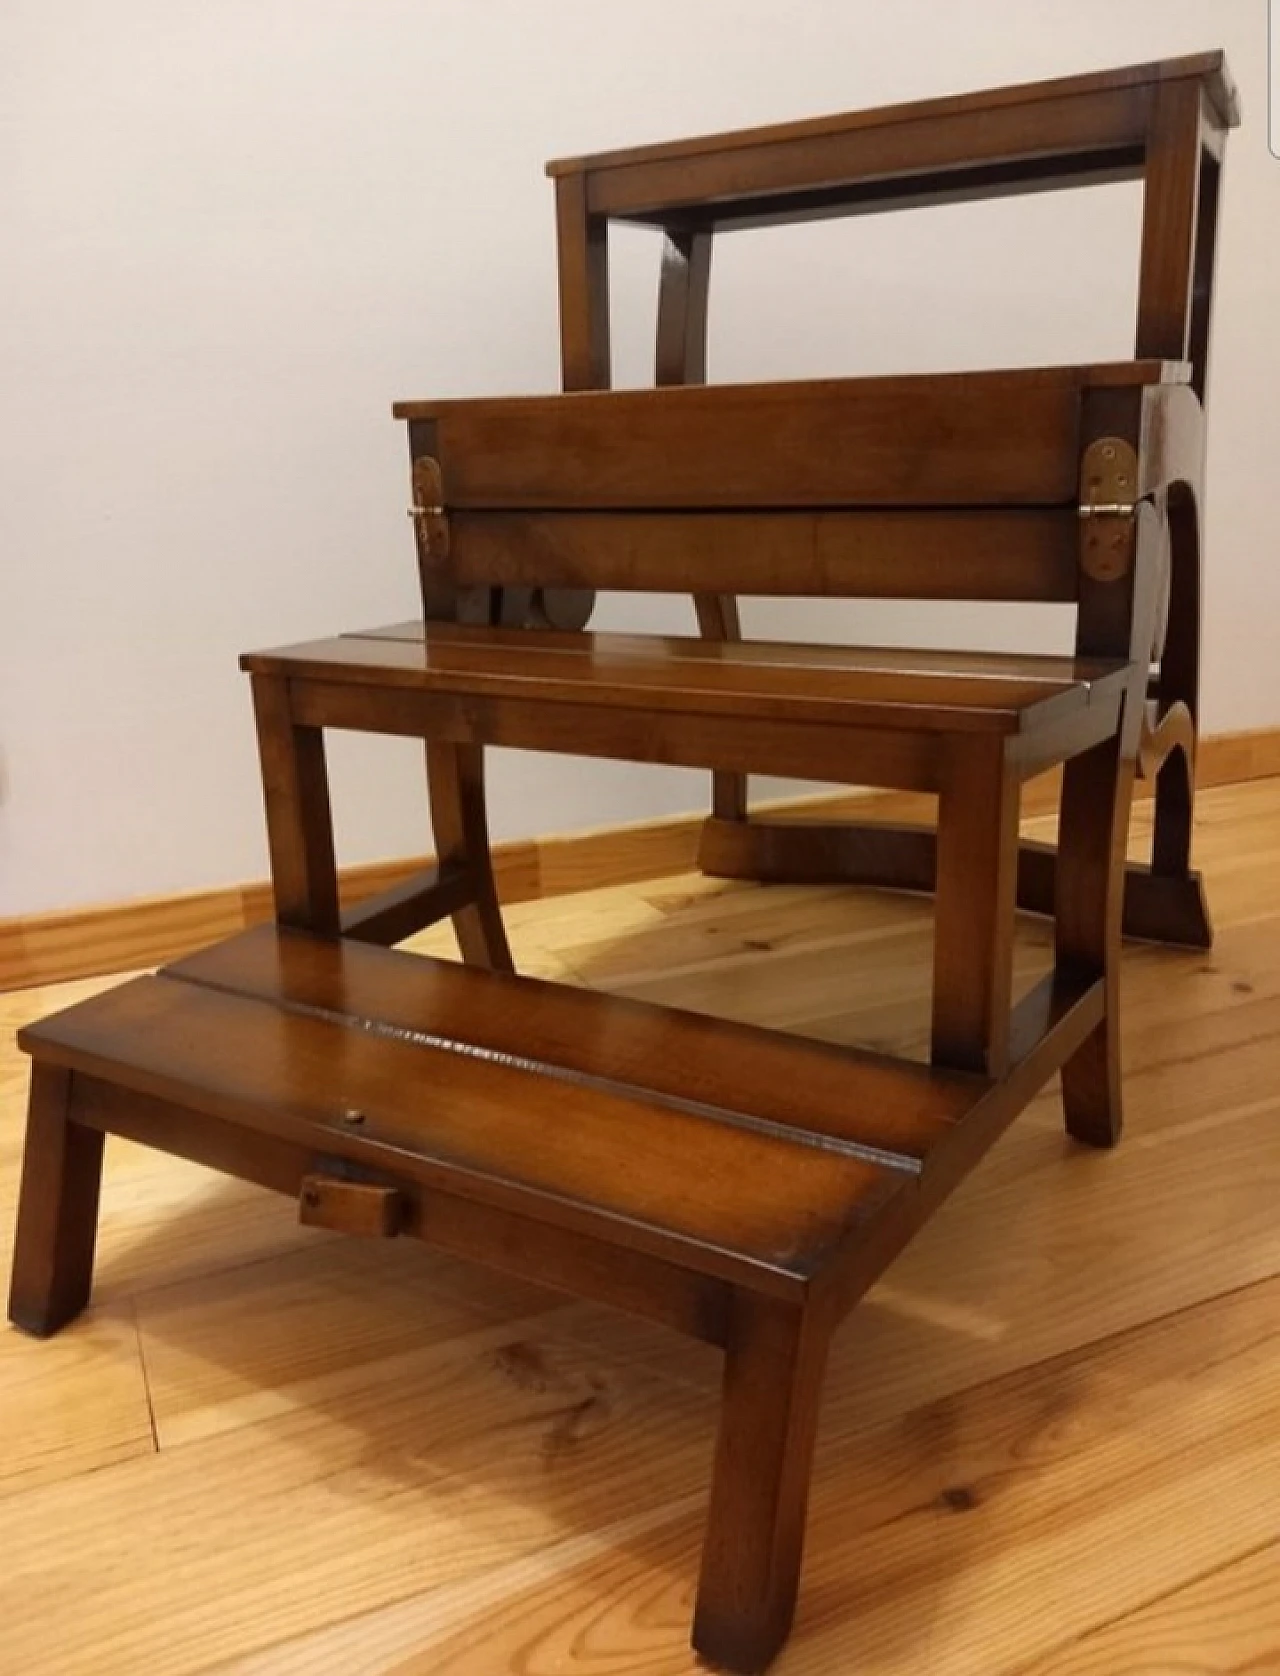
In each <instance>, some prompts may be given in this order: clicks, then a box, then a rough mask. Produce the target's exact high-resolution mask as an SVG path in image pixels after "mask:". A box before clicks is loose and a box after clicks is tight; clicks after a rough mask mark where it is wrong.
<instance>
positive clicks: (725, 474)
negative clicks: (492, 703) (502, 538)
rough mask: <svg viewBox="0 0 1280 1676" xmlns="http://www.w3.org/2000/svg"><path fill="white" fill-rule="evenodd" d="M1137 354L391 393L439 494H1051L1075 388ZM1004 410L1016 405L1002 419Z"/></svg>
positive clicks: (1022, 498) (769, 502) (1150, 367)
mask: <svg viewBox="0 0 1280 1676" xmlns="http://www.w3.org/2000/svg"><path fill="white" fill-rule="evenodd" d="M1188 376H1189V369H1186V368H1184V367H1183V366H1182V365H1181V363H1174V362H1168V363H1167V362H1165V361H1161V360H1138V361H1125V362H1118V363H1108V364H1101V365H1098V366H1081V367H1074V366H1073V367H1033V368H1027V369H1015V370H1012V371H998V372H986V373H949V374H945V375H942V376H938V377H935V376H931V375H912V376H906V377H893V378H851V379H830V380H811V381H801V382H796V383H791V384H785V383H784V384H725V385H701V386H694V387H690V388H688V389H667V390H623V391H611V392H603V391H590V392H587V393H570V394H566V395H561V396H516V397H505V398H495V399H493V400H475V401H448V402H416V401H412V402H410V401H406V402H397V403H396V405H395V412H396V414H397V415H398V417H400V418H402V419H406V420H412V421H414V422H415V423H422V422H424V421H430V422H431V425H432V427H433V430H434V432H435V447H436V449H437V450H438V453H437V456H436V457H437V458H438V460H439V464H440V470H441V476H442V479H443V491H442V492H443V495H444V504H445V506H446V507H447V508H448V509H449V510H450V511H452V510H454V509H458V510H463V511H467V510H472V511H473V510H476V509H500V508H515V509H519V510H529V509H532V508H539V507H546V508H549V509H564V508H573V509H580V510H583V511H589V510H592V509H595V508H610V509H613V508H616V509H638V508H652V509H654V510H664V511H665V510H671V509H672V508H677V507H678V508H687V509H690V510H693V509H698V508H719V507H724V508H729V507H750V508H752V509H759V508H770V507H791V506H845V507H848V506H857V505H870V506H890V505H895V504H896V505H904V506H946V507H962V506H982V507H989V506H993V505H1005V506H1065V505H1070V504H1072V502H1073V497H1074V496H1075V493H1076V489H1077V485H1078V481H1079V472H1078V463H1077V460H1076V455H1075V443H1076V437H1077V428H1078V425H1079V410H1080V401H1081V394H1082V392H1083V391H1085V390H1089V389H1099V388H1110V387H1112V386H1115V387H1117V388H1125V389H1128V388H1142V387H1146V386H1157V387H1158V386H1173V385H1177V384H1178V383H1180V382H1184V381H1185V379H1186V378H1187V377H1188ZM1015 412H1016V413H1017V415H1018V422H1017V423H1016V424H1015V423H1012V422H1011V414H1012V413H1015Z"/></svg>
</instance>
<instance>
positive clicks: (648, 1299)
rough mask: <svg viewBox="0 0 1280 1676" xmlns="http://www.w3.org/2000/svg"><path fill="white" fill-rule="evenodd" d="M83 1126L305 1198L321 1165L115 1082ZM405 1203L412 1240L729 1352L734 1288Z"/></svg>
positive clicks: (530, 1227) (293, 1147)
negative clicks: (306, 1181) (307, 1181)
mask: <svg viewBox="0 0 1280 1676" xmlns="http://www.w3.org/2000/svg"><path fill="white" fill-rule="evenodd" d="M76 1087H77V1100H76V1111H77V1118H78V1119H79V1120H82V1121H83V1122H84V1124H85V1125H86V1126H88V1127H92V1128H94V1129H97V1130H101V1131H103V1132H104V1133H107V1134H113V1135H122V1136H125V1137H126V1138H127V1139H129V1140H132V1141H135V1142H137V1143H138V1144H139V1145H141V1146H151V1147H156V1148H158V1149H160V1150H163V1151H165V1152H169V1153H172V1154H174V1155H175V1156H176V1157H179V1158H187V1159H190V1160H191V1161H192V1162H193V1163H197V1164H204V1165H206V1166H208V1167H209V1168H210V1169H214V1170H220V1171H222V1172H223V1173H224V1174H226V1175H230V1176H236V1177H239V1178H240V1179H241V1180H244V1181H252V1182H255V1183H257V1184H258V1185H259V1186H261V1187H266V1188H270V1189H272V1190H273V1191H275V1192H278V1193H283V1194H284V1195H285V1196H286V1197H287V1198H290V1199H296V1198H297V1196H298V1194H299V1193H300V1192H301V1188H302V1180H303V1177H304V1176H305V1175H307V1174H308V1173H309V1172H310V1171H311V1169H312V1168H313V1166H314V1163H315V1155H314V1152H313V1150H312V1149H311V1148H310V1147H309V1146H306V1145H303V1144H301V1143H294V1142H289V1141H286V1140H283V1139H281V1138H280V1137H279V1136H275V1135H265V1134H262V1133H258V1132H254V1133H253V1134H251V1135H249V1136H248V1137H247V1138H246V1131H245V1129H244V1126H243V1124H237V1123H228V1122H225V1121H222V1120H220V1119H218V1118H213V1117H210V1116H209V1115H208V1114H207V1113H205V1112H201V1111H194V1110H193V1109H192V1108H191V1107H190V1106H186V1105H175V1104H173V1103H171V1102H169V1101H165V1100H161V1099H158V1098H156V1097H154V1096H151V1095H145V1094H138V1093H136V1092H134V1091H133V1090H131V1089H130V1090H126V1089H122V1088H120V1087H117V1086H115V1085H114V1084H112V1083H109V1082H102V1081H97V1080H94V1079H92V1078H88V1077H77V1079H76ZM397 1191H398V1192H399V1194H400V1196H401V1199H402V1201H403V1203H404V1207H405V1208H404V1216H405V1222H404V1227H403V1228H402V1233H404V1234H405V1235H406V1236H410V1237H414V1238H418V1239H421V1240H423V1241H425V1242H426V1243H427V1244H429V1245H430V1246H431V1247H432V1248H433V1249H436V1250H440V1251H447V1252H450V1253H452V1254H453V1255H455V1256H458V1257H465V1258H468V1259H470V1260H471V1261H472V1262H476V1263H483V1264H484V1265H486V1266H487V1267H489V1268H495V1269H499V1270H501V1271H503V1272H505V1273H509V1274H516V1275H520V1276H522V1277H523V1278H525V1279H528V1277H529V1276H530V1275H533V1274H536V1275H537V1277H538V1282H539V1284H540V1285H546V1286H551V1287H556V1288H558V1289H559V1290H561V1291H568V1292H571V1293H574V1294H576V1295H578V1296H580V1297H589V1298H592V1299H594V1300H595V1301H597V1302H599V1303H604V1304H609V1305H611V1306H612V1307H613V1308H615V1309H621V1310H625V1311H626V1312H627V1313H628V1314H631V1315H636V1316H640V1317H643V1318H644V1319H646V1320H651V1321H657V1322H660V1323H661V1324H662V1325H664V1326H667V1327H671V1328H673V1329H675V1330H676V1331H677V1332H682V1333H688V1334H691V1335H692V1336H693V1337H695V1338H700V1339H705V1340H706V1341H707V1342H708V1343H711V1344H723V1342H724V1337H725V1328H724V1322H725V1319H726V1315H727V1309H728V1306H727V1302H726V1296H727V1292H728V1288H727V1287H726V1285H725V1284H724V1283H723V1282H721V1281H715V1280H710V1279H708V1278H707V1277H706V1276H702V1275H697V1274H694V1273H692V1272H690V1271H689V1270H687V1269H682V1268H679V1267H677V1266H676V1265H674V1264H671V1263H663V1262H660V1261H658V1260H657V1259H656V1258H652V1257H647V1256H645V1255H643V1254H642V1253H640V1252H638V1251H632V1252H629V1253H628V1255H627V1259H626V1261H625V1263H619V1261H618V1260H617V1251H616V1247H615V1246H613V1245H610V1244H608V1243H606V1242H602V1241H600V1240H594V1239H591V1238H589V1237H588V1236H586V1235H583V1234H576V1233H570V1232H568V1231H567V1230H565V1229H563V1228H554V1227H549V1226H547V1225H546V1224H544V1223H541V1222H537V1221H535V1220H533V1219H531V1218H529V1217H521V1216H516V1215H513V1214H512V1213H511V1212H510V1211H506V1210H496V1209H494V1208H493V1207H491V1206H488V1205H482V1204H477V1203H474V1202H472V1201H470V1200H465V1199H456V1198H452V1197H450V1196H449V1195H448V1194H441V1193H433V1194H432V1195H431V1199H430V1204H429V1207H427V1208H424V1207H423V1205H422V1204H421V1203H420V1200H419V1196H418V1190H417V1189H416V1188H415V1186H414V1184H413V1183H404V1182H401V1183H399V1184H398V1186H397Z"/></svg>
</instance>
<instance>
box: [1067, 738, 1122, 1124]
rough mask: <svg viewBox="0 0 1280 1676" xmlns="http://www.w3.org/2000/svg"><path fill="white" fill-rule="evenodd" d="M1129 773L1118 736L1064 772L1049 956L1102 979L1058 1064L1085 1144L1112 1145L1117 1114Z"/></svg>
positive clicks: (1119, 1121) (1070, 1121)
mask: <svg viewBox="0 0 1280 1676" xmlns="http://www.w3.org/2000/svg"><path fill="white" fill-rule="evenodd" d="M1133 780H1134V763H1133V762H1132V761H1131V760H1127V759H1126V758H1125V757H1124V756H1123V754H1122V751H1121V745H1120V741H1119V740H1118V739H1113V740H1108V741H1106V742H1105V743H1103V744H1101V745H1096V746H1094V748H1093V749H1092V750H1091V751H1086V752H1084V753H1083V754H1082V755H1080V756H1078V757H1075V758H1073V759H1072V761H1070V762H1069V763H1068V764H1067V767H1066V771H1065V775H1064V778H1063V788H1062V816H1061V826H1060V831H1059V847H1058V870H1057V916H1056V922H1055V957H1056V960H1057V964H1058V965H1059V966H1060V967H1065V968H1069V969H1071V970H1073V971H1075V972H1078V973H1082V974H1083V975H1085V976H1091V977H1101V978H1102V979H1103V980H1104V982H1105V985H1106V1006H1105V1011H1104V1014H1103V1019H1102V1023H1101V1024H1099V1026H1098V1027H1097V1029H1096V1030H1095V1031H1094V1032H1093V1034H1092V1035H1090V1036H1089V1037H1087V1038H1086V1039H1085V1041H1084V1042H1083V1043H1082V1044H1081V1045H1080V1047H1079V1048H1078V1049H1077V1050H1076V1052H1075V1053H1074V1054H1073V1055H1072V1056H1071V1058H1070V1059H1069V1060H1068V1061H1067V1063H1066V1064H1065V1065H1064V1066H1063V1067H1062V1103H1063V1108H1064V1112H1065V1115H1066V1124H1067V1132H1068V1134H1070V1135H1071V1136H1073V1137H1074V1139H1076V1140H1078V1141H1082V1142H1083V1143H1084V1144H1085V1145H1086V1146H1104V1147H1105V1146H1114V1145H1115V1143H1116V1142H1117V1141H1118V1140H1119V1139H1120V1131H1121V1127H1122V1122H1123V1107H1122V1098H1121V1078H1120V1009H1119V985H1120V950H1121V941H1120V938H1121V919H1122V915H1123V911H1124V888H1125V842H1126V839H1127V837H1128V833H1129V813H1130V806H1131V804H1132V801H1133Z"/></svg>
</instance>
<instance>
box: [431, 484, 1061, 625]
mask: <svg viewBox="0 0 1280 1676" xmlns="http://www.w3.org/2000/svg"><path fill="white" fill-rule="evenodd" d="M450 531H451V538H452V543H453V562H454V564H455V566H456V570H457V574H458V580H459V583H460V584H461V585H462V586H475V585H477V584H484V585H490V584H493V585H496V586H498V587H503V588H507V587H526V586H529V585H531V584H532V583H533V582H534V580H535V579H545V580H548V581H554V582H556V583H557V584H560V585H563V586H566V587H579V586H581V585H582V584H583V582H584V580H586V579H590V581H591V582H592V583H593V584H594V585H595V586H598V587H600V588H609V589H617V590H620V591H625V592H654V593H678V592H680V591H681V589H682V588H684V587H688V586H690V585H692V586H693V587H695V588H698V587H701V588H703V589H705V590H707V591H706V592H700V593H698V594H696V596H695V598H696V599H697V600H698V601H700V602H702V603H701V604H700V606H699V609H700V610H702V611H703V612H704V613H705V611H706V610H707V609H708V607H707V604H706V602H707V601H708V600H710V601H711V602H712V605H711V607H710V608H711V609H715V610H719V609H721V607H720V606H719V605H718V604H716V602H717V601H720V600H723V599H730V600H732V598H733V596H732V595H720V594H715V593H714V592H712V590H714V588H715V586H716V584H717V583H718V582H723V580H724V576H725V569H726V565H725V554H726V553H730V552H731V553H732V554H733V578H734V581H735V583H736V584H737V586H738V587H740V588H741V589H742V592H743V593H745V594H760V595H783V596H800V595H806V594H811V595H816V596H822V595H832V596H838V597H850V596H853V597H857V598H859V599H875V598H881V599H982V600H1002V599H1025V600H1036V601H1041V602H1050V603H1069V602H1071V601H1073V600H1074V599H1075V598H1076V596H1077V592H1078V572H1077V563H1076V561H1077V536H1078V533H1079V532H1078V529H1077V513H1076V511H1075V509H1074V508H1064V509H1062V510H1057V509H1049V510H1038V509H1036V510H1015V511H1006V512H990V511H965V512H958V513H957V512H951V511H935V510H929V511H904V510H896V511H890V512H880V511H870V510H866V511H857V512H847V511H836V512H832V511H823V512H808V511H806V512H770V511H763V512H719V511H716V512H703V513H701V514H700V515H699V516H698V517H697V518H689V517H686V516H683V515H682V514H680V513H672V512H634V513H633V512H460V513H458V514H457V515H456V516H455V517H453V518H452V519H451V520H450ZM735 611H736V604H735ZM699 622H700V626H701V628H702V633H703V636H704V638H706V639H708V640H738V639H740V638H741V636H740V635H739V634H737V633H732V634H730V633H728V632H726V633H714V634H713V633H710V632H709V631H708V627H707V625H706V624H705V623H703V622H702V619H701V618H700V619H699ZM734 622H736V616H734V617H731V618H728V619H726V623H725V625H724V626H726V627H732V626H733V623H734Z"/></svg>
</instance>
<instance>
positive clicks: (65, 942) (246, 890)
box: [0, 728, 1280, 990]
mask: <svg viewBox="0 0 1280 1676" xmlns="http://www.w3.org/2000/svg"><path fill="white" fill-rule="evenodd" d="M1272 775H1280V728H1260V729H1257V730H1255V731H1253V732H1249V733H1228V734H1219V735H1217V736H1216V737H1213V738H1208V739H1204V740H1202V741H1201V745H1200V760H1199V772H1198V780H1199V784H1200V785H1201V786H1221V785H1231V784H1234V783H1236V782H1237V781H1241V780H1258V779H1264V778H1267V777H1269V776H1272ZM1148 789H1149V788H1145V787H1142V786H1140V787H1139V794H1140V795H1142V793H1143V791H1144V790H1148ZM1056 797H1057V784H1056V777H1055V776H1053V775H1045V776H1043V777H1042V778H1041V779H1039V780H1036V781H1034V782H1032V784H1031V785H1029V786H1028V787H1027V788H1026V793H1025V795H1024V799H1023V809H1024V812H1025V813H1027V814H1038V813H1047V812H1048V811H1049V810H1051V809H1052V808H1053V806H1054V803H1055V800H1056ZM930 803H931V800H930V799H929V798H927V797H923V796H921V795H919V794H915V793H906V792H872V793H866V792H838V793H835V794H831V793H821V794H819V795H818V796H816V797H806V798H792V799H787V800H785V801H784V802H780V803H774V804H771V805H768V806H767V807H768V809H769V812H770V813H771V814H772V815H773V816H774V817H780V818H783V819H788V820H790V819H795V820H805V819H810V820H812V819H821V820H828V821H829V820H838V819H840V818H841V816H846V817H850V818H851V817H853V816H854V814H855V812H856V815H857V817H858V818H860V819H865V818H871V819H881V820H911V819H921V818H928V812H929V808H930ZM704 818H705V815H704V812H703V811H699V812H698V813H696V814H691V815H678V816H674V817H670V818H668V819H665V820H654V821H643V822H640V823H637V824H633V825H628V826H611V827H600V828H597V829H595V830H592V831H588V832H570V833H565V834H563V835H561V836H559V837H550V838H536V839H517V840H513V841H511V842H507V843H502V844H496V845H495V846H494V864H495V869H496V872H497V877H498V890H499V893H500V895H501V897H502V900H503V901H504V902H528V901H532V900H534V899H536V898H539V897H546V896H565V895H568V894H570V893H571V892H573V891H577V890H593V889H597V888H599V887H601V886H604V885H620V884H631V883H634V882H635V881H636V880H641V879H655V878H661V877H662V876H663V875H664V874H669V873H683V872H688V871H689V870H690V869H692V868H693V867H694V865H695V859H696V856H697V848H698V836H699V833H700V832H701V829H702V822H703V819H704ZM429 860H430V857H426V856H411V857H406V858H403V859H400V860H395V861H382V862H373V863H371V864H369V865H366V866H361V867H349V868H346V869H344V871H343V874H342V892H343V900H344V902H357V901H360V900H361V899H362V898H363V897H366V896H372V895H375V894H376V893H377V892H378V891H380V890H385V889H387V888H388V887H389V886H391V885H394V884H399V883H400V882H401V880H403V879H405V878H407V877H408V876H409V875H410V874H412V873H414V872H416V871H417V870H418V869H420V868H421V867H423V866H425V865H426V864H427V863H428V861H429ZM270 913H271V887H270V885H269V884H268V883H267V882H266V881H265V880H262V881H257V882H255V883H252V884H244V885H231V886H226V887H223V888H222V889H219V890H204V891H193V892H189V893H187V894H185V895H181V896H158V897H144V898H140V899H138V900H136V901H132V902H118V903H108V904H105V905H102V906H92V907H86V908H75V909H70V910H68V911H67V912H65V913H50V914H30V915H25V916H22V917H19V918H16V919H9V920H4V921H0V990H10V989H27V988H30V987H32V986H34V985H36V984H48V983H61V982H65V981H66V980H68V979H72V978H87V977H93V976H95V975H97V974H99V973H103V972H128V971H137V970H139V969H141V968H143V967H147V966H154V965H156V964H158V963H159V962H160V961H164V960H172V959H175V958H176V957H177V956H179V955H182V954H186V953H188V952H189V951H190V950H192V949H196V948H200V947H201V946H202V945H203V944H205V943H211V942H216V941H217V940H218V939H219V938H221V937H229V936H231V935H232V934H233V933H235V932H237V931H242V930H243V929H244V928H245V927H246V926H249V925H254V924H257V923H258V922H260V921H261V920H264V919H267V918H268V917H269V916H270Z"/></svg>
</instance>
